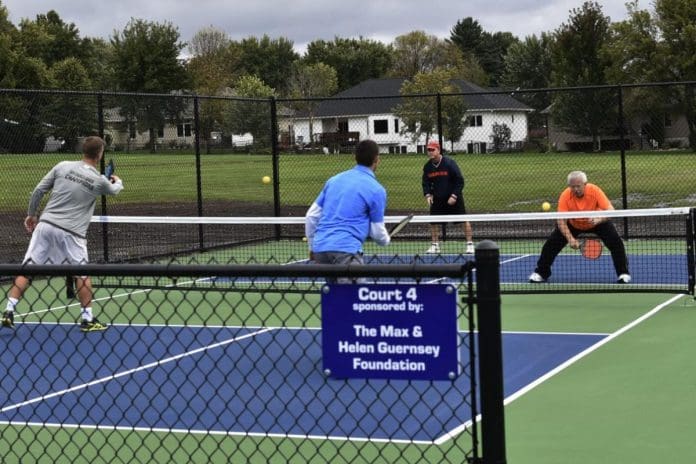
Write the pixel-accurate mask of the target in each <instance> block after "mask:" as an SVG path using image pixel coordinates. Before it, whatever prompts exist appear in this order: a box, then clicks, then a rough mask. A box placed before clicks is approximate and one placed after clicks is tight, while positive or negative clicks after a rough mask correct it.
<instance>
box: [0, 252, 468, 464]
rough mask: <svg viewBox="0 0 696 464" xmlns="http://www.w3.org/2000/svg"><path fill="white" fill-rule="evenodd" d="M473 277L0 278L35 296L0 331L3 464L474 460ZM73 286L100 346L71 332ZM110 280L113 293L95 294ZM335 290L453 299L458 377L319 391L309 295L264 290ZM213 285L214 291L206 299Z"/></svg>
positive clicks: (320, 269) (389, 270) (32, 269)
mask: <svg viewBox="0 0 696 464" xmlns="http://www.w3.org/2000/svg"><path fill="white" fill-rule="evenodd" d="M470 267H471V266H461V265H439V266H438V265H429V266H422V265H421V266H394V265H383V266H350V267H346V266H313V265H286V266H281V265H270V266H262V265H237V266H222V265H217V266H214V265H213V266H200V265H199V266H191V265H168V266H166V265H85V266H77V267H76V266H61V265H47V266H33V265H29V266H18V265H0V274H1V275H3V276H13V275H18V274H23V275H26V276H29V277H31V278H32V280H33V282H32V285H31V287H30V288H29V289H28V290H27V292H26V293H25V295H24V298H22V299H21V300H20V302H19V303H18V305H17V307H16V310H15V313H14V318H13V319H14V328H8V327H2V328H1V329H0V346H1V347H2V352H3V359H4V362H3V367H2V368H0V370H2V375H1V376H0V396H1V397H2V405H0V423H2V434H1V438H0V448H1V449H2V450H3V451H2V456H3V462H48V461H49V460H50V461H53V462H83V463H87V462H90V463H93V462H123V463H126V462H128V463H130V462H138V463H153V462H158V463H171V462H216V463H217V462H220V463H222V462H226V463H227V462H253V463H265V462H296V463H305V462H344V463H349V462H350V463H355V462H363V463H373V462H382V463H413V462H443V463H463V462H467V459H470V458H475V457H476V456H477V453H478V452H477V440H478V438H477V436H476V435H477V433H476V422H475V420H474V419H475V417H476V415H477V407H476V406H477V404H476V403H477V402H476V396H475V383H474V379H475V377H476V375H475V372H476V371H475V368H474V365H473V362H474V360H475V358H474V352H473V349H474V333H473V322H472V316H471V308H470V307H468V305H467V302H469V303H470V302H471V301H473V300H472V294H471V293H470V290H469V288H471V287H470V285H469V282H467V270H468V269H470ZM84 274H88V275H90V276H92V279H93V281H94V282H95V293H94V302H93V312H94V316H95V317H97V318H98V319H99V320H100V321H101V322H102V323H105V324H107V325H108V328H107V329H106V330H104V331H94V332H83V331H81V329H80V325H79V323H78V320H79V318H80V307H79V303H77V301H76V300H74V299H69V298H67V297H66V295H65V284H66V280H65V277H66V276H75V275H84ZM107 278H108V279H110V280H112V281H122V282H124V283H123V285H121V286H118V288H102V287H99V286H98V285H97V284H96V283H97V282H99V281H100V280H105V279H107ZM333 278H350V279H358V278H359V279H362V280H360V282H366V281H370V282H371V283H372V284H374V283H375V282H385V281H389V282H391V283H394V282H397V283H398V282H400V283H404V284H407V285H410V286H425V287H434V286H436V287H439V286H442V285H444V286H447V287H448V288H450V287H451V288H452V289H454V290H455V292H458V294H457V295H456V302H457V304H456V306H457V309H456V315H455V316H454V318H455V319H454V320H455V321H456V322H455V326H456V327H452V329H453V330H455V331H456V334H457V340H458V341H457V343H456V350H457V351H458V352H459V356H458V361H457V363H458V367H457V369H455V370H458V372H457V373H455V374H454V375H453V376H452V378H450V379H446V380H406V379H389V378H387V379H384V378H335V377H334V376H331V375H328V372H327V370H326V369H324V368H323V365H322V358H323V355H322V341H321V337H322V331H321V330H320V329H321V327H322V316H321V311H322V308H321V296H320V292H315V291H305V292H292V291H289V292H278V291H276V292H266V291H265V290H266V289H268V288H270V287H274V286H275V287H276V288H291V287H293V286H297V285H301V286H304V285H306V283H307V282H310V283H311V282H314V283H316V286H317V287H318V288H323V287H326V285H339V286H340V285H341V284H327V283H326V282H327V279H329V281H330V280H331V279H333ZM213 279H214V280H216V281H217V284H218V285H224V286H225V287H226V289H225V291H214V292H211V291H207V289H206V284H205V283H204V282H206V281H210V280H213ZM385 279H386V280H385ZM443 279H444V280H443ZM469 279H470V277H469ZM79 282H80V281H79V280H78V287H77V288H75V291H76V292H77V293H78V294H79V293H80V290H81V288H79ZM127 282H128V283H133V282H135V283H138V282H139V283H140V284H142V285H140V286H139V288H133V287H130V286H129V284H128V283H127ZM163 282H166V283H163ZM428 282H429V283H428ZM197 283H200V285H197ZM149 284H152V286H151V287H150V288H148V287H147V285H149ZM8 285H9V284H5V285H4V287H5V290H6V291H7V289H8ZM361 285H362V284H361ZM365 285H367V284H365ZM419 288H422V287H419ZM323 310H324V311H326V310H327V308H323ZM428 311H433V309H428ZM329 313H330V311H329ZM325 314H326V313H325ZM434 315H435V313H431V316H434ZM390 330H391V329H390ZM443 330H444V328H443ZM391 335H394V334H393V333H391ZM382 343H383V344H382V345H381V346H382V349H386V348H384V347H385V346H387V347H389V349H390V350H392V351H393V352H398V350H399V349H402V348H403V347H404V346H407V342H405V341H402V340H400V339H399V338H398V337H397V338H394V337H392V338H391V339H387V340H386V342H384V341H383V342H382ZM346 346H347V345H346ZM356 346H357V345H356ZM394 350H395V351H394ZM354 356H363V357H365V356H367V355H361V354H360V352H358V354H355V355H354ZM389 356H398V355H396V354H392V355H389ZM408 357H409V358H410V361H409V362H411V363H412V364H414V365H415V364H416V361H420V360H422V359H424V358H425V357H426V356H425V355H417V354H412V355H409V356H408Z"/></svg>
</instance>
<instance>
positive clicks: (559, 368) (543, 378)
mask: <svg viewBox="0 0 696 464" xmlns="http://www.w3.org/2000/svg"><path fill="white" fill-rule="evenodd" d="M683 296H684V295H683V294H679V295H675V296H673V297H672V298H670V299H669V300H667V301H665V302H663V303H660V304H659V305H657V306H655V307H654V308H653V309H651V310H650V311H648V312H647V313H645V314H643V315H642V316H641V317H639V318H638V319H635V320H634V321H632V322H629V323H628V324H626V325H625V326H623V327H621V328H620V329H619V330H617V331H616V332H614V333H612V334H610V335H608V336H607V337H605V338H603V339H601V340H600V341H598V342H597V343H595V344H594V345H592V346H590V347H588V348H586V349H585V350H583V351H581V352H580V353H578V354H576V355H575V356H573V357H572V358H570V359H568V360H567V361H565V362H564V363H562V364H559V365H558V366H556V367H555V368H554V369H552V370H550V371H549V372H547V373H546V374H544V375H542V376H541V377H539V378H538V379H536V380H535V381H534V382H532V383H530V384H528V385H526V386H525V387H522V388H521V389H519V390H517V391H516V392H515V393H513V394H512V395H510V396H508V397H507V398H505V401H504V402H503V404H505V405H508V404H510V403H512V402H513V401H515V400H516V399H517V398H519V397H520V396H522V395H524V394H525V393H527V392H529V391H531V390H532V389H534V388H536V387H537V386H539V385H541V384H542V383H544V382H546V381H547V380H549V379H550V378H551V377H553V376H555V375H556V374H558V373H560V372H561V371H563V370H565V369H566V368H568V367H570V366H571V365H573V364H575V363H576V362H578V361H579V360H581V359H582V358H584V357H585V356H587V355H588V354H590V353H592V352H593V351H596V350H597V349H599V348H600V347H602V346H604V345H606V344H607V343H609V342H610V341H612V340H613V339H615V338H616V337H618V336H619V335H623V334H624V333H626V332H628V331H629V330H631V329H632V328H634V327H635V326H637V325H638V324H640V323H641V322H643V321H645V320H647V319H649V318H651V317H652V316H654V315H655V314H657V313H658V312H659V311H660V310H662V309H663V308H665V307H666V306H668V305H670V304H672V303H674V302H675V301H677V300H678V299H680V298H681V297H683Z"/></svg>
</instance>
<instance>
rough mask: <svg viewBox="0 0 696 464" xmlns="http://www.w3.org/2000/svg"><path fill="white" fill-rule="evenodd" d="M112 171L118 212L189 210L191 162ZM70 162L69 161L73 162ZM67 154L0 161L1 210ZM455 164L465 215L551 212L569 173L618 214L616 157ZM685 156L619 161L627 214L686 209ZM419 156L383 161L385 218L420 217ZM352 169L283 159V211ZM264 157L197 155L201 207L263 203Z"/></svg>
mask: <svg viewBox="0 0 696 464" xmlns="http://www.w3.org/2000/svg"><path fill="white" fill-rule="evenodd" d="M106 157H107V159H108V158H113V159H114V161H115V163H116V169H117V174H118V175H120V176H121V177H122V178H123V180H124V183H125V185H126V189H125V190H124V191H123V192H122V194H121V195H119V197H118V199H116V200H113V201H114V202H118V204H137V203H170V202H195V201H196V175H195V158H194V156H193V154H192V153H182V152H176V153H161V154H147V153H138V154H125V153H115V154H107V155H106ZM75 158H76V156H75V157H73V159H75ZM63 159H66V155H65V154H41V155H10V154H3V155H2V156H0V169H2V171H3V172H5V173H8V175H7V176H4V179H3V182H2V183H0V198H1V199H2V200H0V209H2V210H6V211H12V210H17V209H19V210H23V209H24V208H25V205H26V203H27V201H28V197H29V195H30V193H31V190H32V189H33V188H34V186H35V185H36V183H37V182H38V181H39V180H40V178H41V176H42V175H43V174H44V173H45V172H47V171H48V169H50V167H51V166H53V165H54V164H55V163H56V162H58V161H60V160H63ZM455 159H456V161H457V163H458V164H459V166H460V168H461V170H462V172H463V174H464V177H465V179H466V186H465V196H466V201H467V207H468V209H469V210H470V211H472V212H513V211H539V209H540V205H541V203H542V202H543V201H545V200H548V201H551V202H552V203H555V200H556V198H557V196H558V194H559V193H560V191H561V190H562V189H563V188H564V186H565V177H566V175H567V173H568V172H569V171H571V170H575V169H581V170H585V171H586V172H587V173H588V176H589V178H590V181H591V182H594V183H597V184H599V185H600V186H602V188H603V189H604V190H605V191H606V192H607V194H608V195H609V196H610V198H611V199H612V200H613V201H614V204H615V206H616V207H617V208H618V207H620V206H621V160H620V157H619V153H617V152H607V153H597V154H588V153H508V154H458V155H455ZM693 159H694V154H693V153H688V152H650V153H639V152H627V154H626V172H627V176H626V184H627V192H628V197H629V198H628V201H629V204H628V206H629V207H630V208H646V207H663V206H694V205H696V197H694V191H693V186H694V185H696V173H694V171H693V170H690V169H685V167H686V166H690V165H691V164H693ZM425 161H426V157H425V155H415V154H405V155H395V154H385V155H382V162H381V164H380V165H379V168H378V171H377V176H378V178H379V180H380V182H382V183H383V184H384V186H385V187H386V189H387V192H388V196H389V203H388V207H389V209H392V210H416V211H418V210H422V211H425V206H424V202H423V200H422V194H421V186H420V183H421V180H420V176H421V173H422V167H423V164H424V163H425ZM353 165H354V161H353V158H352V155H323V154H318V155H308V154H304V155H297V154H285V153H283V154H281V155H280V158H279V173H280V174H279V178H278V182H279V193H280V203H281V205H283V206H301V207H306V206H307V205H309V204H310V203H311V202H312V200H314V198H315V197H316V195H317V194H318V192H319V190H320V189H321V187H322V185H323V183H324V182H325V181H326V179H327V178H328V177H330V176H332V175H333V174H336V173H337V172H340V171H342V170H345V169H348V168H350V167H352V166H353ZM272 174H273V171H272V160H271V156H270V155H249V154H234V155H223V154H214V155H203V156H202V157H201V179H202V182H201V183H202V191H203V199H204V201H211V200H224V201H258V202H264V201H265V202H270V201H271V199H272V195H273V186H272V185H264V184H263V183H262V182H261V178H262V177H263V176H265V175H269V176H271V175H272Z"/></svg>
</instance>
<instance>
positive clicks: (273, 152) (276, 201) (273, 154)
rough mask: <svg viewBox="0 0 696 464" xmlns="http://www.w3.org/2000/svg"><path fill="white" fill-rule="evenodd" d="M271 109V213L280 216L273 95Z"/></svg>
mask: <svg viewBox="0 0 696 464" xmlns="http://www.w3.org/2000/svg"><path fill="white" fill-rule="evenodd" d="M270 104H271V105H270V106H271V107H270V110H271V157H272V162H273V215H274V216H276V217H278V216H280V187H279V185H280V184H279V180H278V173H279V172H280V169H279V168H278V155H279V153H278V111H277V106H276V99H275V97H273V96H271V98H270ZM280 231H281V228H280V224H276V226H275V234H276V239H279V238H280V234H281V232H280Z"/></svg>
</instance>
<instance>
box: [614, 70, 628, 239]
mask: <svg viewBox="0 0 696 464" xmlns="http://www.w3.org/2000/svg"><path fill="white" fill-rule="evenodd" d="M617 88H618V97H619V143H620V144H621V204H622V208H623V209H627V208H628V187H627V185H626V184H627V182H626V147H625V146H624V142H625V137H624V129H625V128H624V114H623V112H624V108H623V87H622V86H621V84H619V86H618V87H617ZM623 236H624V239H626V240H628V238H629V237H628V218H623Z"/></svg>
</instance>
